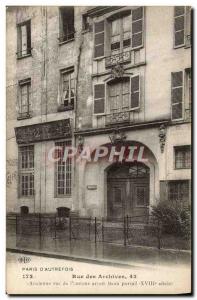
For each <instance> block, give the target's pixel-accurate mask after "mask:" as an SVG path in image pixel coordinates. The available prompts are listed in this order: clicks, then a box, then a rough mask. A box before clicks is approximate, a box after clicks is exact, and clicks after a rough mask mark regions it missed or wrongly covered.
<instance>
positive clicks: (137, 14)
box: [132, 7, 144, 48]
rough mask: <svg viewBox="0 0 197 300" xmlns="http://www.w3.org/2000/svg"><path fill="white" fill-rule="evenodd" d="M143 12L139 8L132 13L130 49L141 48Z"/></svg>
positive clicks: (141, 8)
mask: <svg viewBox="0 0 197 300" xmlns="http://www.w3.org/2000/svg"><path fill="white" fill-rule="evenodd" d="M143 23H144V11H143V7H139V8H137V9H134V10H133V11H132V48H140V47H142V46H143V25H144V24H143Z"/></svg>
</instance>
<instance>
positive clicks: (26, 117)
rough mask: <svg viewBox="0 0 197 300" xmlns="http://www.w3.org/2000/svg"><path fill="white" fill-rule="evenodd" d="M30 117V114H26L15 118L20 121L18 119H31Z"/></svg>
mask: <svg viewBox="0 0 197 300" xmlns="http://www.w3.org/2000/svg"><path fill="white" fill-rule="evenodd" d="M31 118H32V115H27V116H24V117H20V116H19V117H17V120H18V121H20V120H25V119H31Z"/></svg>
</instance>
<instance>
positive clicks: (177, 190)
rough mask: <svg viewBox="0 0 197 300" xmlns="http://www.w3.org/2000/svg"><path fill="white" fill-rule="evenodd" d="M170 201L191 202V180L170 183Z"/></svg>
mask: <svg viewBox="0 0 197 300" xmlns="http://www.w3.org/2000/svg"><path fill="white" fill-rule="evenodd" d="M168 199H169V200H170V201H174V202H183V203H184V202H185V203H188V201H189V180H172V181H169V182H168Z"/></svg>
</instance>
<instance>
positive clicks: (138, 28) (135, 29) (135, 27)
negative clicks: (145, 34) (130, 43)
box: [132, 20, 142, 33]
mask: <svg viewBox="0 0 197 300" xmlns="http://www.w3.org/2000/svg"><path fill="white" fill-rule="evenodd" d="M141 31H142V20H139V21H137V22H134V23H132V33H138V32H141Z"/></svg>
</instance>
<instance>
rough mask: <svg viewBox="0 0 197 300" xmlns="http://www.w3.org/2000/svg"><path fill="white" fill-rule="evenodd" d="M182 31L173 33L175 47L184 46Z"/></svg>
mask: <svg viewBox="0 0 197 300" xmlns="http://www.w3.org/2000/svg"><path fill="white" fill-rule="evenodd" d="M184 42H185V41H184V30H182V31H178V32H175V46H180V45H184Z"/></svg>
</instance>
